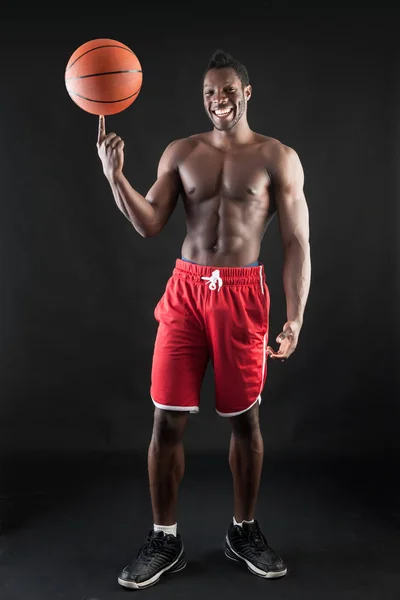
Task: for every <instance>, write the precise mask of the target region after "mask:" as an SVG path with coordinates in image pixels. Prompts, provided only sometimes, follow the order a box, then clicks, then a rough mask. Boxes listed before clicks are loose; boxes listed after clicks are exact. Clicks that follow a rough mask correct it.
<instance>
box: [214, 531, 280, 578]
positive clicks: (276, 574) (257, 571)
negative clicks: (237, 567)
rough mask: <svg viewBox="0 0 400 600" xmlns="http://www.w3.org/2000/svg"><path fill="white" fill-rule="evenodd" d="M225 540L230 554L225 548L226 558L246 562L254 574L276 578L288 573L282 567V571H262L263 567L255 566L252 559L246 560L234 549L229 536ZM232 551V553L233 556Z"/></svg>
mask: <svg viewBox="0 0 400 600" xmlns="http://www.w3.org/2000/svg"><path fill="white" fill-rule="evenodd" d="M225 540H226V544H227V546H228V548H229V554H228V553H227V552H226V550H225V556H226V558H229V560H232V561H234V562H244V563H246V565H247V568H248V570H249V571H251V572H252V573H254V575H258V577H263V578H264V579H276V578H278V577H284V575H286V573H287V569H282V571H262V570H261V569H258V567H255V566H254V565H253V564H251V562H250V561H248V560H246V559H245V558H243V557H242V556H239V554H238V553H237V552H235V551H234V549H233V548H232V546H231V545H230V543H229V540H228V536H226V538H225ZM230 553H232V555H233V556H232V555H231V554H230Z"/></svg>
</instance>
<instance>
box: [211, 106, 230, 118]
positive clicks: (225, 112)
mask: <svg viewBox="0 0 400 600" xmlns="http://www.w3.org/2000/svg"><path fill="white" fill-rule="evenodd" d="M231 110H232V109H231V108H228V109H225V110H215V111H214V112H215V114H216V115H217V117H224V116H225V115H229V113H230V112H231Z"/></svg>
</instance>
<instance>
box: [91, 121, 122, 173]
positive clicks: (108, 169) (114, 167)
mask: <svg viewBox="0 0 400 600" xmlns="http://www.w3.org/2000/svg"><path fill="white" fill-rule="evenodd" d="M124 145H125V143H124V141H123V140H122V139H121V138H120V137H119V136H118V135H117V134H116V133H109V134H108V135H106V124H105V118H104V116H103V115H100V117H99V131H98V135H97V152H98V155H99V157H100V160H101V162H102V164H103V171H104V175H105V176H106V177H107V179H108V180H109V181H110V183H111V182H115V180H116V179H118V177H119V176H120V175H121V173H122V168H123V166H124Z"/></svg>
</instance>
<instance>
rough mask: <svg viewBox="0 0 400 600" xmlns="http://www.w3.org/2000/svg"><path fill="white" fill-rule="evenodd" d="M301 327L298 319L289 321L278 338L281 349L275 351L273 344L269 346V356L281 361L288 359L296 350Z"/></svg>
mask: <svg viewBox="0 0 400 600" xmlns="http://www.w3.org/2000/svg"><path fill="white" fill-rule="evenodd" d="M300 329H301V324H300V323H299V322H298V321H287V322H286V323H285V324H284V326H283V330H282V332H281V333H280V334H279V335H278V337H277V338H276V341H277V343H278V344H279V350H277V351H276V352H275V350H274V349H273V348H271V346H267V353H268V356H269V357H270V358H272V359H274V360H280V361H281V362H284V361H285V360H287V359H288V358H289V356H290V355H291V354H293V352H294V351H295V350H296V346H297V341H298V339H299V333H300Z"/></svg>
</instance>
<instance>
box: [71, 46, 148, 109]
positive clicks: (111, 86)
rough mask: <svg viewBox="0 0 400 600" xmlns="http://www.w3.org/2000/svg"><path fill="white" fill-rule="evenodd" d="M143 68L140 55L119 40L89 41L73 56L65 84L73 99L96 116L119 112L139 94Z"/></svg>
mask: <svg viewBox="0 0 400 600" xmlns="http://www.w3.org/2000/svg"><path fill="white" fill-rule="evenodd" d="M142 79H143V74H142V67H141V65H140V62H139V60H138V58H137V56H136V54H135V53H134V52H133V51H132V50H131V49H130V48H128V46H125V44H122V43H121V42H117V41H116V40H109V39H98V40H91V41H90V42H85V43H84V44H82V46H79V48H77V49H76V50H75V52H73V54H72V55H71V57H70V59H69V61H68V63H67V66H66V69H65V85H66V88H67V91H68V94H69V95H70V96H71V98H72V100H73V101H74V102H75V104H77V105H78V106H79V107H80V108H82V109H83V110H84V111H86V112H88V113H91V114H93V115H115V114H116V113H119V112H122V111H123V110H125V109H126V108H128V106H130V105H131V104H132V102H134V101H135V100H136V98H137V97H138V94H139V92H140V89H141V87H142Z"/></svg>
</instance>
